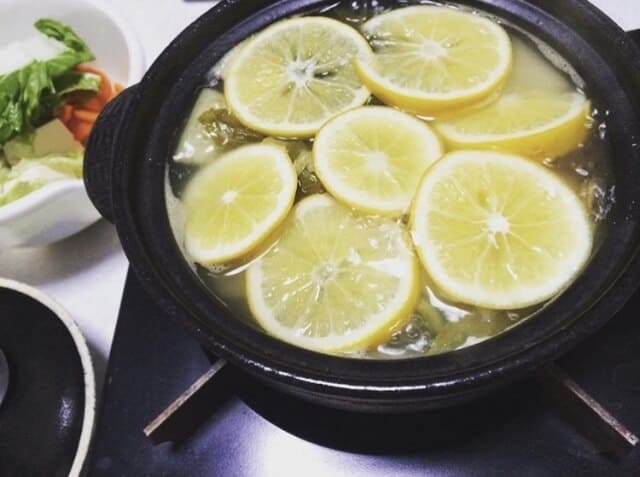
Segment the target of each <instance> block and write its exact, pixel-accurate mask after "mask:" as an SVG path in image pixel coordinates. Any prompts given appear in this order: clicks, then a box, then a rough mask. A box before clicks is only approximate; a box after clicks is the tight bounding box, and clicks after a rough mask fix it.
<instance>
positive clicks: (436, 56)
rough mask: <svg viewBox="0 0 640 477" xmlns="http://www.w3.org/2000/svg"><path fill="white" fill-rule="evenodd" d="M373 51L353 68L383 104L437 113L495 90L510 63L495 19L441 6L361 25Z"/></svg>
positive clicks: (394, 14) (415, 9)
mask: <svg viewBox="0 0 640 477" xmlns="http://www.w3.org/2000/svg"><path fill="white" fill-rule="evenodd" d="M362 30H363V33H364V34H365V36H366V37H367V38H368V39H369V42H370V44H371V46H372V47H373V50H374V56H373V57H369V58H359V59H358V62H357V68H358V73H359V74H360V77H361V78H362V81H363V82H364V84H365V85H366V86H367V87H368V88H369V89H370V90H371V92H372V93H373V94H375V95H376V96H378V97H379V98H380V99H381V100H383V101H384V102H385V103H387V104H392V105H394V106H398V107H400V108H403V109H406V110H409V111H412V112H414V113H418V114H424V115H437V114H439V113H441V112H443V111H445V110H450V109H458V108H462V107H464V106H468V105H470V104H473V103H476V102H478V101H480V100H482V99H484V98H486V97H488V96H489V95H490V94H491V93H493V92H495V91H496V90H497V89H498V88H499V87H500V86H501V85H502V84H503V83H504V82H505V80H506V78H507V75H508V73H509V70H510V67H511V41H510V39H509V36H508V35H507V33H506V32H505V31H504V29H503V28H502V27H501V26H500V25H498V24H497V23H495V22H493V21H491V20H489V19H487V18H484V17H482V16H480V15H477V14H473V13H470V12H466V11H463V10H457V9H453V8H447V7H436V6H415V7H407V8H399V9H397V10H393V11H391V12H389V13H385V14H382V15H378V16H376V17H374V18H373V19H371V20H369V21H368V22H367V23H365V24H364V25H363V28H362Z"/></svg>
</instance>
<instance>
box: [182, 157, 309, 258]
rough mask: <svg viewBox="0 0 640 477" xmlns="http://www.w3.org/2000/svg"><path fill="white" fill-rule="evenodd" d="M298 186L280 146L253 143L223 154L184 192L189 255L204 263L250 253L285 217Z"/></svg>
mask: <svg viewBox="0 0 640 477" xmlns="http://www.w3.org/2000/svg"><path fill="white" fill-rule="evenodd" d="M296 184H297V177H296V173H295V170H294V169H293V165H292V164H291V160H290V159H289V156H288V155H287V153H286V152H285V150H284V149H282V148H279V147H276V146H270V145H266V144H255V145H249V146H243V147H240V148H238V149H235V150H234V151H231V152H229V153H227V154H224V155H222V156H221V157H219V158H218V159H216V160H215V161H214V162H212V163H211V164H209V165H208V166H206V167H204V168H203V169H201V170H200V171H198V172H197V173H196V175H195V176H194V177H193V179H192V180H191V181H190V182H189V184H188V185H187V188H186V190H185V195H184V200H183V202H184V204H185V214H186V218H185V234H184V239H185V249H186V251H187V253H188V254H189V255H191V257H192V258H193V259H194V261H196V262H198V263H202V264H204V265H213V264H223V263H226V262H229V261H231V260H234V259H237V258H239V257H242V256H244V255H246V254H248V253H249V252H251V251H252V250H253V249H254V248H255V247H256V246H257V245H258V244H260V242H262V241H263V240H264V239H265V238H266V237H267V236H268V235H269V234H270V233H271V232H272V231H273V230H274V229H275V228H276V227H277V226H278V225H279V224H280V223H282V221H283V220H284V219H285V217H286V216H287V214H288V212H289V210H290V209H291V206H292V205H293V200H294V197H295V193H296Z"/></svg>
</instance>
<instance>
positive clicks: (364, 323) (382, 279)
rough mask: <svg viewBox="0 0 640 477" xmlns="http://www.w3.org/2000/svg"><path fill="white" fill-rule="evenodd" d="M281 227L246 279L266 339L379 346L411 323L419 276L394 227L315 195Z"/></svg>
mask: <svg viewBox="0 0 640 477" xmlns="http://www.w3.org/2000/svg"><path fill="white" fill-rule="evenodd" d="M283 227H284V230H283V232H282V235H281V236H280V238H279V240H278V242H277V243H276V244H275V245H274V246H273V247H272V248H271V249H270V250H269V252H267V253H266V254H265V255H264V256H262V257H261V258H259V259H258V260H256V261H255V262H253V263H252V265H251V266H250V267H249V268H248V270H247V275H246V281H247V297H248V302H249V307H250V309H251V311H252V313H253V315H254V317H255V318H256V320H257V321H258V323H260V325H262V326H263V327H264V328H265V329H266V330H267V331H268V332H269V333H271V334H273V335H274V336H276V337H278V338H280V339H282V340H284V341H286V342H288V343H292V344H295V345H298V346H301V347H303V348H308V349H312V350H317V351H323V352H336V351H341V350H351V349H355V348H365V347H367V346H370V345H373V344H377V343H379V342H381V341H384V340H385V339H388V338H389V336H390V335H391V333H392V332H393V330H394V329H395V328H397V327H398V326H399V325H400V324H402V323H404V322H405V321H406V320H407V319H408V318H409V317H410V315H411V312H412V310H413V307H414V306H415V302H416V299H417V294H418V282H419V279H418V275H419V274H418V268H417V259H416V257H415V256H414V253H413V251H412V247H411V244H410V240H409V238H408V236H407V232H406V230H405V229H404V228H403V227H402V226H401V225H400V224H398V223H397V222H395V221H392V220H390V219H384V218H380V217H366V216H359V215H357V214H356V213H354V212H353V211H351V210H350V209H348V208H347V207H345V206H344V205H342V204H340V203H338V202H336V201H335V200H334V199H333V198H331V197H330V196H329V195H327V194H316V195H312V196H309V197H307V198H305V199H303V200H302V201H300V202H299V203H298V204H296V206H295V207H294V210H293V212H292V214H291V217H290V218H289V220H288V221H287V223H285V225H284V226H283Z"/></svg>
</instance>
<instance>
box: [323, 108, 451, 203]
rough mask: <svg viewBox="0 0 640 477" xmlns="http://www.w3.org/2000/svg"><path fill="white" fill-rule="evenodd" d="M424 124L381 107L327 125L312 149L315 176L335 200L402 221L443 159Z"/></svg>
mask: <svg viewBox="0 0 640 477" xmlns="http://www.w3.org/2000/svg"><path fill="white" fill-rule="evenodd" d="M442 153H443V151H442V146H441V145H440V141H439V139H438V137H437V136H436V134H435V133H434V132H433V131H432V130H431V128H430V127H429V126H428V125H427V124H426V123H425V122H423V121H421V120H419V119H416V118H415V117H413V116H410V115H409V114H406V113H403V112H400V111H397V110H395V109H392V108H388V107H383V106H365V107H362V108H358V109H354V110H352V111H348V112H346V113H343V114H341V115H340V116H338V117H336V118H334V119H332V120H331V121H329V122H328V123H327V124H326V125H325V126H324V127H323V128H322V129H321V130H320V132H319V133H318V135H317V136H316V140H315V142H314V146H313V160H314V169H315V171H316V174H317V176H318V178H319V179H320V181H321V182H322V184H323V185H324V187H325V188H326V189H327V190H328V191H329V192H331V194H332V195H333V196H335V197H336V198H338V199H339V200H340V201H342V202H344V203H346V204H347V205H349V206H351V207H353V208H356V209H360V210H363V211H365V212H368V213H374V214H386V215H402V214H403V213H405V212H407V211H408V209H409V206H410V204H411V199H412V198H413V195H414V194H415V191H416V188H417V187H418V183H419V181H420V178H421V177H422V174H423V173H424V171H425V170H426V169H427V167H429V165H430V164H431V163H432V162H434V161H436V160H437V159H439V158H440V156H442Z"/></svg>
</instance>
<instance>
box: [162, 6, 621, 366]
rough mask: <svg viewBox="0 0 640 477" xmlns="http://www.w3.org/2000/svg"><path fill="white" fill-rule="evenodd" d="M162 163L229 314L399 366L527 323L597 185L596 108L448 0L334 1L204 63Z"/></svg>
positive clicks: (601, 228)
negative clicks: (206, 69)
mask: <svg viewBox="0 0 640 477" xmlns="http://www.w3.org/2000/svg"><path fill="white" fill-rule="evenodd" d="M194 98H195V101H194V105H193V108H192V110H191V112H190V115H189V116H188V117H187V118H185V123H184V128H183V130H182V133H181V135H180V137H179V140H178V141H177V144H176V148H175V151H174V152H173V154H172V157H171V159H170V161H169V164H168V173H167V203H168V209H169V211H170V218H171V223H172V226H173V229H174V233H175V237H176V240H177V241H178V243H179V245H180V247H181V249H182V250H183V252H184V255H185V258H186V260H187V261H189V262H190V263H191V264H192V265H193V268H194V270H195V272H196V273H197V274H198V276H199V277H200V279H201V280H202V282H203V283H204V284H205V285H206V286H207V287H208V288H209V289H210V290H211V292H212V293H213V294H215V295H216V296H217V297H218V298H219V299H220V300H222V301H223V302H224V303H225V304H226V305H227V306H228V307H229V308H230V309H231V310H232V311H233V312H234V315H235V316H237V317H238V319H242V320H245V321H247V322H249V323H252V324H254V325H255V326H258V327H260V328H261V329H262V330H264V331H265V332H266V333H268V334H271V335H273V336H275V337H276V338H279V339H281V340H283V341H286V342H288V343H291V344H293V345H296V346H300V347H303V348H307V349H310V350H314V351H318V352H322V353H330V354H338V355H343V356H350V357H361V358H404V357H415V356H422V355H431V354H438V353H443V352H449V351H453V350H456V349H459V348H463V347H466V346H470V345H474V344H476V343H479V342H481V341H484V340H486V339H488V338H491V337H493V336H495V335H497V334H499V333H501V332H503V331H504V330H507V329H508V328H510V327H512V326H514V325H516V324H518V323H520V322H522V321H523V320H526V319H529V318H530V317H532V316H533V315H535V314H536V313H537V312H538V311H539V310H541V309H542V308H543V307H544V306H545V304H547V303H549V302H550V301H551V300H553V299H554V298H555V297H557V296H558V295H559V294H561V293H562V292H563V290H565V289H566V288H567V287H569V286H570V285H571V283H572V282H573V281H574V280H575V278H576V277H577V276H578V275H579V274H580V272H581V271H582V270H583V269H584V267H585V266H586V264H587V263H588V261H589V258H590V257H591V255H592V254H593V253H594V251H595V250H596V249H597V247H598V244H599V243H600V241H601V239H602V236H603V234H604V233H606V217H607V213H608V210H609V208H610V207H611V204H612V203H613V200H614V197H613V194H614V184H613V183H612V174H611V172H610V150H609V146H608V142H607V137H606V115H607V112H606V111H605V110H604V109H603V108H602V106H601V105H599V104H596V103H595V102H594V100H593V99H592V98H590V97H589V87H588V85H586V84H584V82H583V80H582V79H581V78H580V77H579V75H578V74H577V73H576V71H575V70H574V69H573V68H572V66H571V65H570V64H569V63H568V62H567V61H565V60H564V59H563V58H562V57H561V56H560V55H558V54H557V53H556V52H555V51H554V50H553V49H552V48H550V47H549V46H548V45H546V44H544V43H543V42H542V41H540V40H538V39H537V38H535V37H534V36H532V35H531V34H529V33H528V32H526V31H523V30H522V29H520V28H519V27H515V26H512V25H510V24H509V23H507V22H505V21H502V20H501V19H499V18H495V17H494V16H491V15H489V14H486V13H484V12H481V11H477V10H471V9H468V8H466V7H462V6H459V5H455V4H450V3H446V4H445V3H442V4H440V3H433V2H429V3H416V4H412V5H405V4H404V3H400V2H399V5H398V6H396V7H394V8H387V7H385V6H381V5H380V3H379V2H376V1H368V2H342V3H340V4H337V5H334V6H332V7H331V8H327V9H325V10H322V11H318V12H316V13H313V14H308V15H305V16H296V17H291V18H285V19H282V20H279V21H277V22H275V23H273V24H271V25H270V26H268V27H267V28H265V29H263V30H262V31H259V32H257V33H255V34H254V35H253V36H251V37H250V38H247V39H246V40H245V41H243V42H242V43H241V44H239V45H238V46H237V47H236V48H234V49H233V50H232V51H230V52H229V53H228V54H227V55H226V56H225V57H224V58H223V59H222V60H221V61H219V62H218V63H217V64H216V65H214V66H213V68H212V70H211V72H210V74H209V75H208V77H207V78H203V84H202V89H201V90H199V91H195V92H194Z"/></svg>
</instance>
